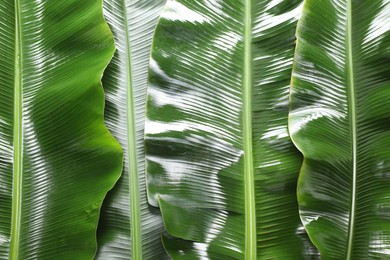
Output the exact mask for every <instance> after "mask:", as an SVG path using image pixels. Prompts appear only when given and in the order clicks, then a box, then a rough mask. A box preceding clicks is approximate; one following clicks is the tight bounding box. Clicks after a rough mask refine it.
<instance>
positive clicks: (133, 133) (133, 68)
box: [96, 0, 167, 260]
mask: <svg viewBox="0 0 390 260" xmlns="http://www.w3.org/2000/svg"><path fill="white" fill-rule="evenodd" d="M164 2H165V0H105V1H104V14H105V17H106V19H107V21H108V23H109V25H110V27H111V30H112V32H113V33H114V36H115V42H116V47H117V51H116V53H115V55H114V58H113V60H112V61H111V63H110V65H109V66H108V68H107V70H106V71H105V74H104V77H103V87H104V89H105V93H106V111H105V119H106V124H107V126H108V128H109V130H110V131H111V132H112V133H113V134H114V136H115V137H116V138H117V139H118V140H119V142H120V144H121V145H122V147H123V150H124V153H125V160H124V169H123V173H122V177H121V179H120V180H119V182H118V183H117V185H116V186H115V188H114V189H113V190H112V191H111V192H110V193H109V194H108V197H107V199H106V201H105V203H104V206H103V212H102V216H101V221H100V225H99V230H98V244H99V252H98V254H97V257H96V259H102V260H106V259H151V260H155V259H159V260H160V259H161V260H162V259H166V258H167V254H166V253H165V250H164V248H163V246H162V243H161V233H162V232H163V223H162V219H161V214H160V211H159V210H158V209H157V208H154V207H152V206H150V205H149V204H148V201H147V196H146V181H145V152H144V141H143V139H144V123H145V119H144V116H145V102H146V87H147V74H148V63H149V56H150V48H151V44H152V36H153V31H154V28H155V26H156V23H157V19H158V16H159V14H160V11H161V9H162V6H163V4H164Z"/></svg>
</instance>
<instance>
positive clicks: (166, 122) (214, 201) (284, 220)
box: [145, 0, 316, 260]
mask: <svg viewBox="0 0 390 260" xmlns="http://www.w3.org/2000/svg"><path fill="white" fill-rule="evenodd" d="M300 10H301V1H291V0H282V1H270V0H268V1H249V0H248V1H228V0H225V1H211V0H205V1H192V0H171V1H168V3H167V6H166V8H165V9H164V12H163V14H162V17H161V19H160V22H159V24H158V26H157V29H156V34H155V38H154V44H153V47H152V60H151V64H150V84H149V97H148V104H147V122H146V130H145V132H146V155H147V156H146V157H147V172H148V184H149V186H148V191H149V195H150V202H151V203H152V204H153V205H155V206H157V205H159V206H160V208H161V210H162V215H163V219H164V224H165V227H166V229H167V232H168V233H169V235H166V236H164V238H163V240H164V246H165V247H166V249H167V250H168V252H169V254H170V256H171V257H172V258H174V259H251V260H252V259H311V258H315V257H316V251H315V250H313V248H312V247H311V245H310V243H309V242H308V240H307V237H306V234H305V232H304V230H303V227H302V225H301V224H300V220H299V214H298V206H297V202H296V194H295V193H296V182H297V177H298V172H299V168H300V165H301V163H302V160H301V155H300V154H299V152H298V151H297V150H295V148H294V146H293V145H292V142H291V141H290V139H289V136H288V131H287V115H288V94H289V83H290V75H291V68H292V58H293V51H294V35H295V27H296V23H297V18H298V16H299V14H300Z"/></svg>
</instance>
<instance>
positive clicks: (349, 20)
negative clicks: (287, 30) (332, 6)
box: [346, 0, 357, 260]
mask: <svg viewBox="0 0 390 260" xmlns="http://www.w3.org/2000/svg"><path fill="white" fill-rule="evenodd" d="M352 40H353V39H352V0H348V5H347V51H348V54H347V57H348V69H349V84H350V88H349V92H348V94H349V95H348V99H349V105H350V111H349V114H350V123H351V128H352V129H351V132H352V133H351V135H352V160H353V161H352V164H353V166H352V193H351V212H350V215H349V228H348V245H347V257H346V260H351V257H352V246H353V238H354V226H355V211H356V210H355V208H356V181H357V135H356V94H355V82H354V66H353V52H352Z"/></svg>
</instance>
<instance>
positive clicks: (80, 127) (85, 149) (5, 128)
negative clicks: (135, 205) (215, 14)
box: [0, 0, 122, 260]
mask: <svg viewBox="0 0 390 260" xmlns="http://www.w3.org/2000/svg"><path fill="white" fill-rule="evenodd" d="M101 9H102V3H101V1H99V0H83V1H79V0H67V1H48V0H40V1H27V0H26V1H23V0H17V1H14V0H0V93H1V94H0V259H11V260H18V259H19V260H28V259H39V260H42V259H50V260H52V259H92V258H93V256H94V254H95V252H96V228H97V222H98V218H99V211H100V207H101V204H102V201H103V198H104V197H105V195H106V193H107V191H108V190H109V189H111V188H112V187H113V186H114V183H115V182H116V180H117V179H118V178H119V175H120V171H121V160H122V151H121V148H120V146H119V144H118V143H117V142H116V141H115V139H114V138H113V137H112V136H111V135H110V133H109V132H108V130H107V129H106V127H105V126H104V123H103V105H104V98H103V89H102V88H101V83H100V79H101V76H102V74H103V70H104V68H105V66H106V65H107V63H108V61H109V59H110V58H111V56H112V54H113V52H114V45H113V39H112V36H111V34H110V31H109V28H108V26H107V24H106V23H105V21H104V19H103V15H102V10H101Z"/></svg>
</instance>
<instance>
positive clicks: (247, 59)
mask: <svg viewBox="0 0 390 260" xmlns="http://www.w3.org/2000/svg"><path fill="white" fill-rule="evenodd" d="M244 30H245V31H244V78H243V92H244V93H243V102H244V106H243V114H244V115H243V121H244V122H243V124H244V125H243V127H244V159H245V163H244V172H245V173H244V185H245V259H247V260H252V259H256V254H257V236H256V204H255V187H254V166H253V148H252V147H253V140H252V70H251V69H252V1H251V0H245V18H244Z"/></svg>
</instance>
